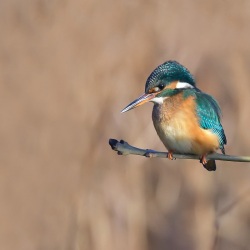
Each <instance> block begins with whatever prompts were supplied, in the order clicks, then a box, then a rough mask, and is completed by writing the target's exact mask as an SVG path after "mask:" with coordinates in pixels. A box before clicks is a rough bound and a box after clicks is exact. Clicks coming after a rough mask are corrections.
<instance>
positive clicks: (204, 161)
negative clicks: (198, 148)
mask: <svg viewBox="0 0 250 250" xmlns="http://www.w3.org/2000/svg"><path fill="white" fill-rule="evenodd" d="M200 163H201V164H202V165H203V166H205V165H206V164H207V159H206V155H202V156H201V158H200Z"/></svg>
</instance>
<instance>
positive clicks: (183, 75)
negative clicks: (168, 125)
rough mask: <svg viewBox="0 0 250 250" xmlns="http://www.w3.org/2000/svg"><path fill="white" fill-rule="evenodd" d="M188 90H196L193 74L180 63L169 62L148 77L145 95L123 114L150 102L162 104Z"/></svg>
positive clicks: (130, 105)
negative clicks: (165, 100)
mask: <svg viewBox="0 0 250 250" xmlns="http://www.w3.org/2000/svg"><path fill="white" fill-rule="evenodd" d="M187 88H195V80H194V78H193V76H192V75H191V73H190V72H189V71H188V69H187V68H185V67H184V66H182V65H181V64H179V63H178V62H176V61H167V62H165V63H163V64H161V65H159V66H158V67H157V68H156V69H155V70H154V71H153V72H152V73H151V75H150V76H149V77H148V79H147V81H146V85H145V93H144V94H143V95H141V96H140V97H139V98H137V99H136V100H134V101H133V102H131V103H130V104H129V105H128V106H127V107H125V108H124V109H123V110H122V111H121V112H122V113H123V112H126V111H129V110H131V109H134V108H136V107H138V106H140V105H142V104H144V103H146V102H149V101H150V102H154V103H158V104H162V103H163V100H164V99H165V98H168V97H171V96H173V95H176V94H177V93H179V92H180V91H182V90H183V89H187Z"/></svg>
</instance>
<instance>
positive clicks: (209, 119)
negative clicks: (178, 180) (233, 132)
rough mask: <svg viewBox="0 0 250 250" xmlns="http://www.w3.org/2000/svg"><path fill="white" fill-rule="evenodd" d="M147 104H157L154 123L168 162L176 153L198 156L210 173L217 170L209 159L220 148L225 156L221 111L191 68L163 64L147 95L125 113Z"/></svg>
mask: <svg viewBox="0 0 250 250" xmlns="http://www.w3.org/2000/svg"><path fill="white" fill-rule="evenodd" d="M146 102H153V103H154V107H153V112H152V120H153V123H154V127H155V130H156V132H157V134H158V136H159V137H160V139H161V141H162V143H163V144H164V145H165V147H166V148H167V150H168V154H167V157H168V159H170V160H173V154H174V153H177V154H178V153H179V154H195V155H199V158H200V163H202V165H203V166H204V167H205V168H206V169H207V170H209V171H215V170H216V164H215V161H214V160H207V159H206V156H207V155H208V154H211V153H214V152H216V151H217V150H218V149H220V150H221V152H222V153H223V154H225V149H224V145H226V143H227V139H226V136H225V133H224V129H223V127H222V125H221V109H220V106H219V104H218V103H217V101H216V100H215V99H214V98H213V97H212V96H211V95H208V94H206V93H204V92H202V91H201V90H200V89H198V88H197V87H196V82H195V79H194V77H193V75H192V74H191V73H190V72H189V70H188V69H187V68H185V67H184V66H183V65H181V64H180V63H178V62H176V61H166V62H165V63H163V64H161V65H159V66H158V67H157V68H156V69H155V70H154V71H153V72H152V73H151V74H150V76H149V77H148V79H147V81H146V85H145V93H144V94H143V95H141V96H140V97H139V98H137V99H136V100H134V101H133V102H131V103H130V104H129V105H128V106H127V107H125V108H124V109H123V110H122V111H121V112H122V113H123V112H126V111H129V110H131V109H134V108H136V107H138V106H140V105H142V104H144V103H146Z"/></svg>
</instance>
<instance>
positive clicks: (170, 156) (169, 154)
mask: <svg viewBox="0 0 250 250" xmlns="http://www.w3.org/2000/svg"><path fill="white" fill-rule="evenodd" d="M167 158H168V159H169V160H171V161H172V160H175V158H174V157H173V152H172V151H168V153H167Z"/></svg>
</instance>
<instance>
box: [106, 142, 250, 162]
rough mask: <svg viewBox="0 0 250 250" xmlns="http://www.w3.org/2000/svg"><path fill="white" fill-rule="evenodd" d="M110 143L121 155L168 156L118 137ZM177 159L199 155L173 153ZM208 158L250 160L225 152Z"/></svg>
mask: <svg viewBox="0 0 250 250" xmlns="http://www.w3.org/2000/svg"><path fill="white" fill-rule="evenodd" d="M109 145H110V146H111V148H112V149H113V150H114V151H117V153H118V154H119V155H129V154H132V155H141V156H145V157H159V158H167V156H168V153H167V152H159V151H154V150H151V149H141V148H136V147H133V146H131V145H129V144H128V143H127V142H125V141H123V140H120V141H117V140H116V139H109ZM173 157H174V158H176V159H199V158H200V156H198V155H190V154H173ZM206 158H207V160H219V161H235V162H250V156H233V155H223V154H217V153H214V154H209V155H207V157H206Z"/></svg>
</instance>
